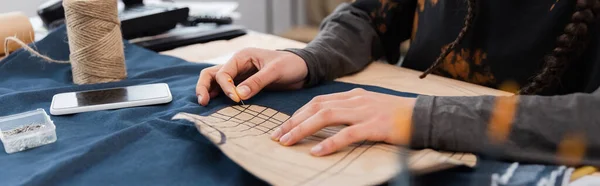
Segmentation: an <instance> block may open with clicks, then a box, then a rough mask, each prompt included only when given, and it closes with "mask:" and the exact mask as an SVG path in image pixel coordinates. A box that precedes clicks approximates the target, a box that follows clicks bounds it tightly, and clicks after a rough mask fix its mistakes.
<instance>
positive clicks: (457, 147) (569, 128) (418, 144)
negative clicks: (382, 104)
mask: <svg viewBox="0 0 600 186" xmlns="http://www.w3.org/2000/svg"><path fill="white" fill-rule="evenodd" d="M495 99H496V98H495V97H492V96H480V97H432V96H420V97H419V98H418V99H417V104H416V107H415V110H414V114H413V121H414V122H413V136H412V140H411V146H412V147H414V148H433V149H439V150H449V151H461V152H472V153H478V154H487V155H490V156H495V157H496V158H500V159H506V160H512V161H521V162H532V163H551V164H563V163H565V162H567V161H565V159H561V158H559V157H560V156H557V154H558V146H559V144H560V143H561V142H564V140H565V139H566V138H567V136H573V135H576V136H577V137H579V138H581V140H582V142H583V145H585V148H584V149H585V151H584V157H582V160H581V161H578V162H577V163H576V164H589V165H596V166H598V165H600V136H599V135H598V131H600V116H599V115H598V114H600V89H599V90H596V91H595V92H594V93H591V94H582V93H577V94H571V95H564V96H552V97H543V96H520V97H518V103H517V107H516V111H515V117H514V120H513V122H512V124H511V125H510V126H511V128H510V131H509V135H508V137H507V138H506V140H505V141H504V142H502V143H492V141H490V139H489V136H488V126H489V123H490V122H489V121H490V117H491V115H492V113H493V112H494V105H495Z"/></svg>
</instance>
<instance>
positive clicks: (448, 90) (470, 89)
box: [162, 32, 512, 96]
mask: <svg viewBox="0 0 600 186" xmlns="http://www.w3.org/2000/svg"><path fill="white" fill-rule="evenodd" d="M304 46H306V44H305V43H302V42H297V41H293V40H289V39H285V38H281V37H278V36H273V35H268V34H262V33H256V32H250V33H249V34H247V35H245V36H241V37H238V38H235V39H232V40H226V41H213V42H209V43H204V44H195V45H189V46H184V47H180V48H176V49H174V50H170V51H165V52H162V54H165V55H171V56H175V57H179V58H182V59H185V60H187V61H191V62H203V61H206V60H208V59H213V58H217V57H220V56H223V55H227V54H231V53H233V52H236V51H239V50H241V49H244V48H247V47H255V48H264V49H272V50H275V49H283V48H303V47H304ZM420 74H421V72H419V71H415V70H411V69H407V68H402V67H398V66H394V65H390V64H385V63H382V62H374V63H372V64H370V65H369V66H368V67H367V68H366V69H364V70H363V71H361V72H359V73H356V74H353V75H349V76H345V77H342V78H339V79H337V81H342V82H348V83H355V84H363V85H374V86H380V87H384V88H388V89H392V90H396V91H402V92H413V93H417V94H424V95H436V96H476V95H501V96H506V95H512V93H508V92H504V91H500V90H495V89H492V88H487V87H483V86H479V85H475V84H471V83H466V82H463V81H458V80H454V79H450V78H445V77H441V76H436V75H429V76H427V78H425V79H419V75H420Z"/></svg>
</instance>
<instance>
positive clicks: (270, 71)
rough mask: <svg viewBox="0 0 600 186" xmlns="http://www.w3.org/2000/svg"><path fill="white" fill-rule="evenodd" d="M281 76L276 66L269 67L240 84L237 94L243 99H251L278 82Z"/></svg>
mask: <svg viewBox="0 0 600 186" xmlns="http://www.w3.org/2000/svg"><path fill="white" fill-rule="evenodd" d="M279 75H280V74H278V73H277V67H276V66H275V65H271V66H267V67H265V68H263V69H260V70H258V72H256V74H254V75H252V76H250V77H248V79H246V80H245V81H244V82H242V83H240V84H239V85H238V86H237V93H238V94H239V96H240V97H241V99H243V100H246V99H249V98H251V97H252V96H254V95H256V94H257V93H258V92H260V91H261V90H262V89H263V88H265V86H267V85H269V84H271V83H273V82H274V81H276V80H277V79H278V78H279V77H280V76H279Z"/></svg>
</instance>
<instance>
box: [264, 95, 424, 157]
mask: <svg viewBox="0 0 600 186" xmlns="http://www.w3.org/2000/svg"><path fill="white" fill-rule="evenodd" d="M415 102H416V99H414V98H404V97H399V96H393V95H387V94H381V93H376V92H369V91H366V90H363V89H354V90H351V91H348V92H343V93H336V94H329V95H323V96H318V97H315V98H314V99H313V100H311V101H310V102H309V103H308V104H306V105H304V106H303V107H302V108H300V109H298V111H296V113H294V114H293V115H292V117H291V118H290V119H288V120H287V121H286V122H284V123H283V124H282V125H281V126H280V128H279V129H277V130H276V131H275V132H273V134H272V135H271V138H272V139H273V140H275V141H279V143H281V144H282V145H286V146H287V145H293V144H295V143H297V142H298V141H300V140H302V139H303V138H305V137H307V136H310V135H312V134H314V133H316V132H318V131H319V130H321V129H322V128H325V127H328V126H334V125H349V126H348V127H346V128H344V129H342V130H341V131H340V132H338V133H337V134H335V135H333V136H331V137H329V138H327V139H325V140H323V141H322V142H321V143H319V144H318V145H316V146H314V147H313V148H312V149H311V154H313V155H315V156H323V155H327V154H331V153H333V152H336V151H337V150H339V149H342V148H344V147H346V146H348V145H350V144H352V143H356V142H360V141H363V140H368V141H383V142H387V143H391V144H408V142H409V140H410V133H411V118H412V113H413V108H414V105H415Z"/></svg>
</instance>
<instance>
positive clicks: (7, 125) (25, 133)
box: [0, 109, 56, 154]
mask: <svg viewBox="0 0 600 186" xmlns="http://www.w3.org/2000/svg"><path fill="white" fill-rule="evenodd" d="M0 140H2V144H3V145H4V150H5V151H6V153H8V154H12V153H15V152H21V151H24V150H27V149H31V148H35V147H39V146H42V145H47V144H50V143H54V142H56V126H54V122H52V120H51V119H50V116H48V114H47V113H46V111H45V110H44V109H37V110H34V111H29V112H23V113H19V114H15V115H10V116H2V117H0Z"/></svg>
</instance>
